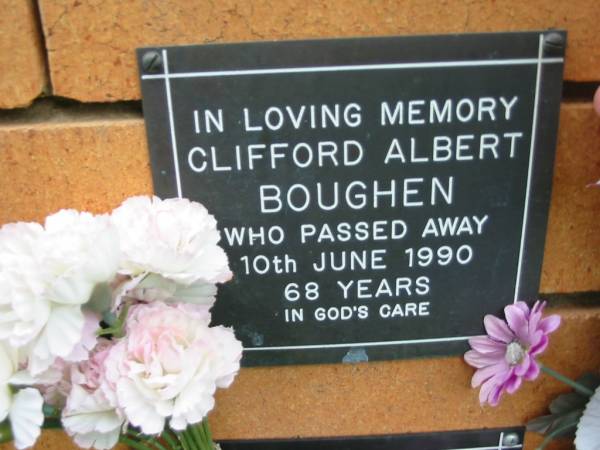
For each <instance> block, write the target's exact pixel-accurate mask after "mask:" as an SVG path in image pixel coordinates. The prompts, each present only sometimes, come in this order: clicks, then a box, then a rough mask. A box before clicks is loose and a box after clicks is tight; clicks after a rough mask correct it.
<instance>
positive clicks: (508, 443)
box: [502, 433, 521, 447]
mask: <svg viewBox="0 0 600 450" xmlns="http://www.w3.org/2000/svg"><path fill="white" fill-rule="evenodd" d="M520 443H521V440H520V439H519V435H518V434H517V433H506V434H505V435H504V437H503V438H502V447H512V446H513V445H519V444H520Z"/></svg>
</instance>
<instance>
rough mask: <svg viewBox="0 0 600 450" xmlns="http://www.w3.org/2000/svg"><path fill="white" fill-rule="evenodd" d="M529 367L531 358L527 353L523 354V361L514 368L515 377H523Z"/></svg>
mask: <svg viewBox="0 0 600 450" xmlns="http://www.w3.org/2000/svg"><path fill="white" fill-rule="evenodd" d="M530 365H531V357H530V356H529V353H525V355H524V356H523V361H521V363H519V364H518V365H516V366H515V368H514V369H515V375H517V376H518V377H522V376H523V375H525V374H526V373H527V371H528V370H529V366H530Z"/></svg>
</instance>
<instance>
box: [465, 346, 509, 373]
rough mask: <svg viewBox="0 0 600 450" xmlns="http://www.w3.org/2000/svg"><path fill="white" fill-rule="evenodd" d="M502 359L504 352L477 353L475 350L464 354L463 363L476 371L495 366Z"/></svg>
mask: <svg viewBox="0 0 600 450" xmlns="http://www.w3.org/2000/svg"><path fill="white" fill-rule="evenodd" d="M503 359H504V352H503V351H498V352H494V353H479V352H477V351H475V350H469V351H468V352H467V353H465V361H466V362H467V364H469V365H470V366H473V367H477V368H478V369H480V368H482V367H487V366H491V365H494V364H497V363H498V362H500V361H502V360H503Z"/></svg>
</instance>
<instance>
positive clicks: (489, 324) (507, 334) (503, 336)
mask: <svg viewBox="0 0 600 450" xmlns="http://www.w3.org/2000/svg"><path fill="white" fill-rule="evenodd" d="M483 324H484V326H485V330H486V332H487V334H488V335H489V336H490V337H491V338H492V339H495V340H497V341H500V342H504V343H506V344H508V343H510V342H512V341H513V339H514V337H515V336H514V334H513V333H512V331H510V329H509V328H508V325H506V322H504V321H503V320H501V319H498V318H497V317H496V316H492V315H491V314H488V315H487V316H485V318H484V319H483Z"/></svg>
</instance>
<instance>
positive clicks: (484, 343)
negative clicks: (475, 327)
mask: <svg viewBox="0 0 600 450" xmlns="http://www.w3.org/2000/svg"><path fill="white" fill-rule="evenodd" d="M469 345H470V346H471V348H472V349H473V350H475V351H477V352H479V353H495V352H504V351H505V350H506V345H505V344H502V343H501V342H498V341H494V340H493V339H490V338H489V337H487V336H475V337H472V338H471V339H469Z"/></svg>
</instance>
